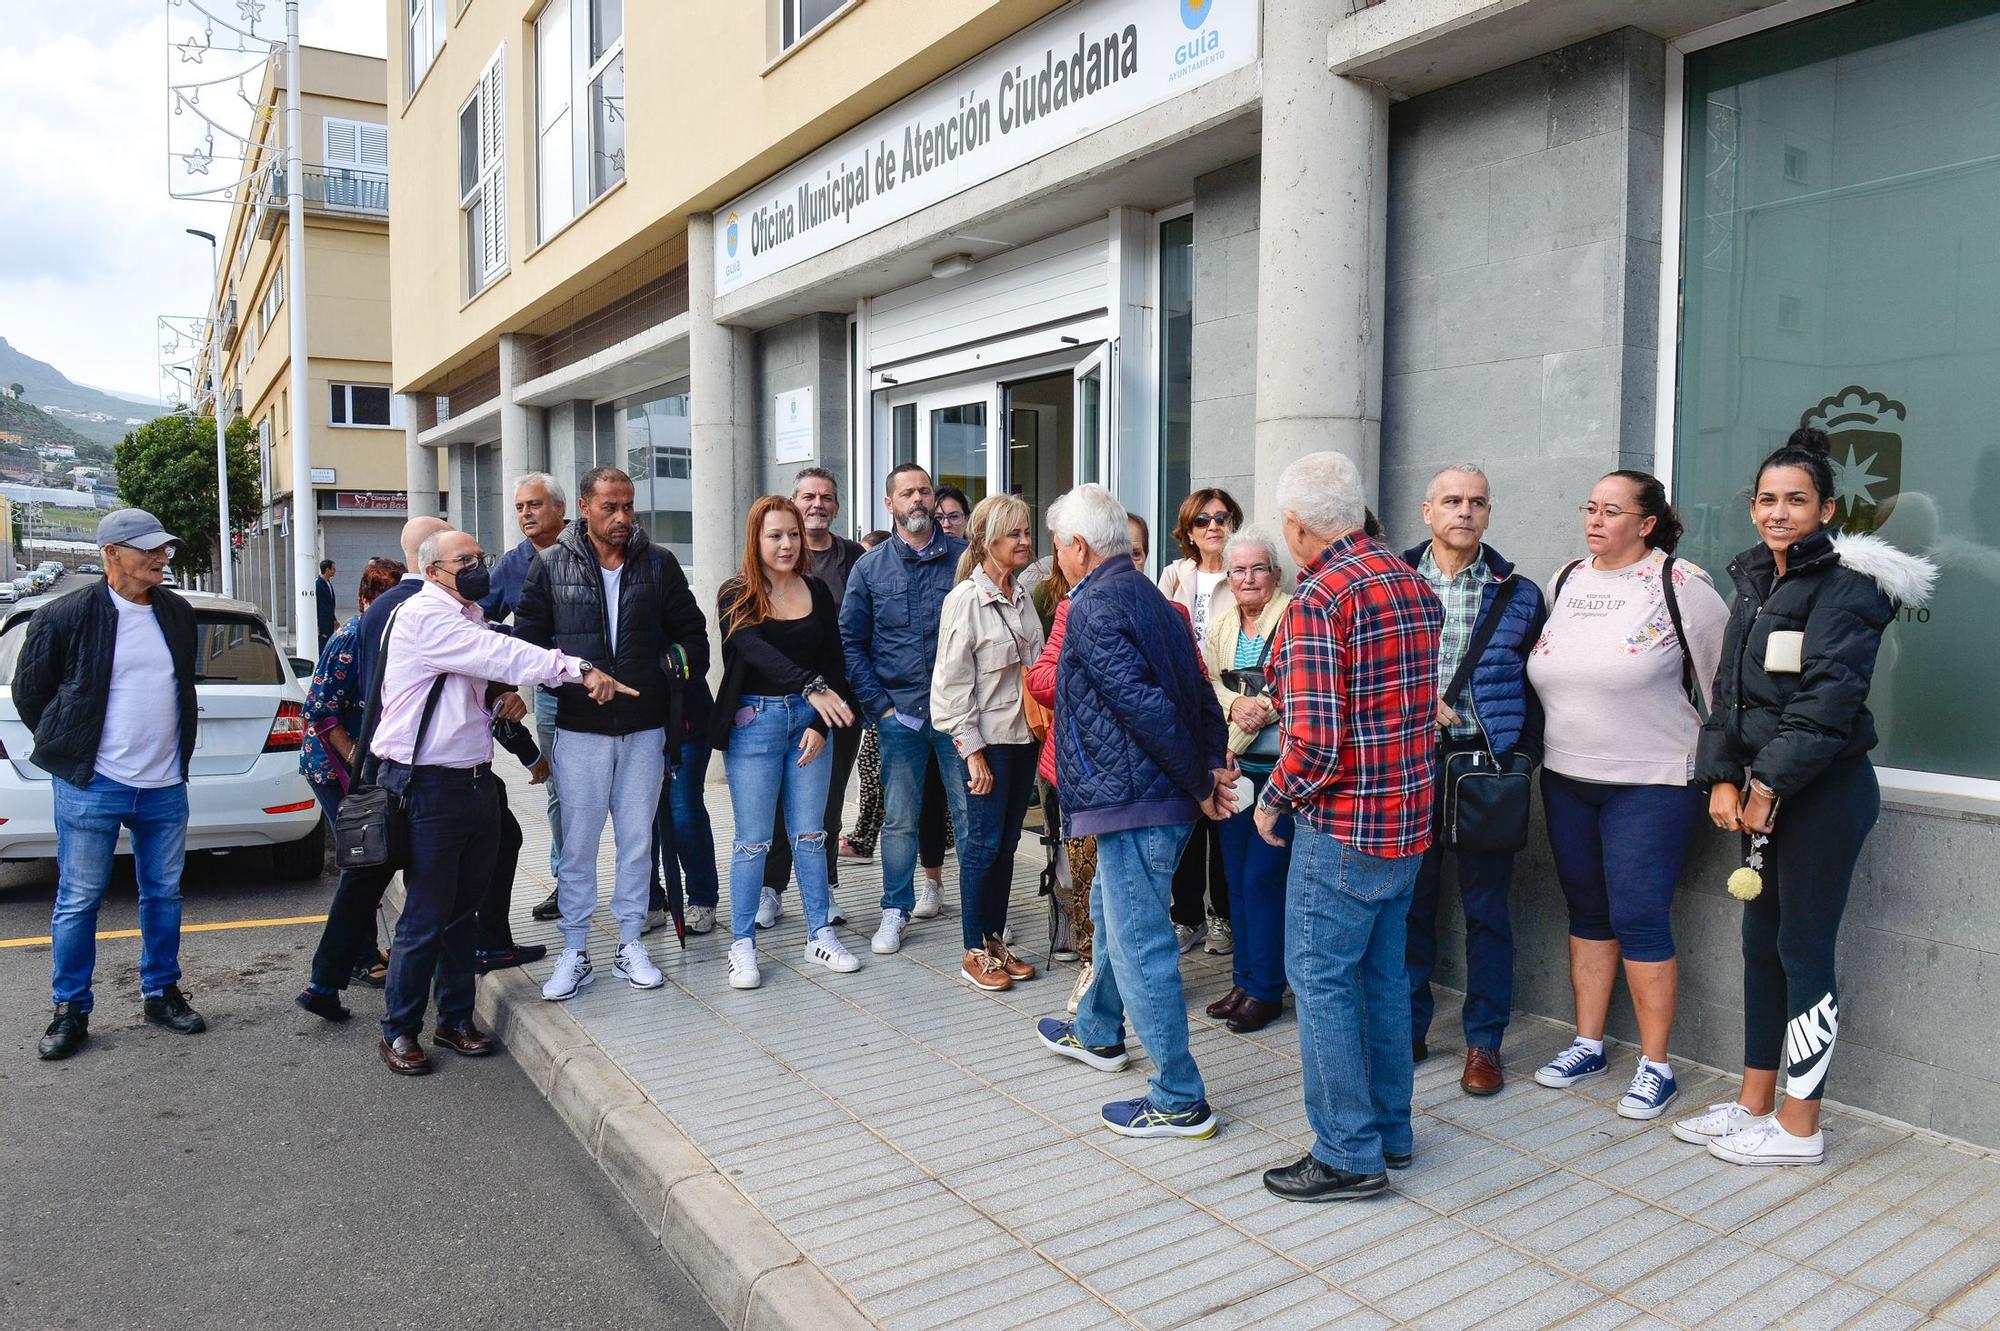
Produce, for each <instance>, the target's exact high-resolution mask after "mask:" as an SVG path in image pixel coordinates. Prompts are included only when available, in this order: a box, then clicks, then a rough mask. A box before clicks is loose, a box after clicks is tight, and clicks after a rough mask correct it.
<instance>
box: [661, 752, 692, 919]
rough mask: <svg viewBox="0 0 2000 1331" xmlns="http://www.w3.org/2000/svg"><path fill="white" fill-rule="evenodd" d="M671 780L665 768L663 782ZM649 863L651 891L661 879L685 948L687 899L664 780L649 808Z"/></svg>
mask: <svg viewBox="0 0 2000 1331" xmlns="http://www.w3.org/2000/svg"><path fill="white" fill-rule="evenodd" d="M673 779H674V771H673V769H672V768H671V767H669V768H668V769H667V782H672V781H673ZM653 865H654V867H655V869H656V871H657V872H656V873H655V874H654V877H653V885H654V890H655V891H659V890H660V887H659V885H660V883H661V882H663V881H664V882H665V883H666V888H665V891H664V895H665V897H666V899H667V912H668V913H669V914H671V915H672V916H673V917H674V937H676V938H678V939H680V942H681V948H682V950H686V948H687V945H688V929H687V898H686V895H685V894H684V893H683V892H682V890H681V866H680V857H679V855H678V853H677V851H676V848H675V846H674V814H673V804H672V802H671V800H670V798H669V796H668V794H667V784H666V783H665V782H663V783H662V784H661V786H660V803H659V807H658V808H657V809H655V810H654V811H653Z"/></svg>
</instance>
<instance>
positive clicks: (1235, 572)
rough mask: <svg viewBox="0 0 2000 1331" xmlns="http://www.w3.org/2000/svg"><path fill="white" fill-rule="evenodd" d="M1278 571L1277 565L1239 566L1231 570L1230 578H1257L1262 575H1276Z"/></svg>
mask: <svg viewBox="0 0 2000 1331" xmlns="http://www.w3.org/2000/svg"><path fill="white" fill-rule="evenodd" d="M1277 571H1278V569H1277V566H1276V565H1275V564H1238V565H1237V566H1236V567H1235V568H1232V569H1230V570H1229V576H1230V577H1232V578H1255V577H1258V576H1260V575H1262V574H1266V573H1276V572H1277Z"/></svg>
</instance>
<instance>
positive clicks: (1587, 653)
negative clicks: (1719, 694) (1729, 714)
mask: <svg viewBox="0 0 2000 1331" xmlns="http://www.w3.org/2000/svg"><path fill="white" fill-rule="evenodd" d="M1665 563H1666V556H1665V555H1664V554H1662V553H1661V552H1660V551H1658V550H1655V551H1652V552H1651V553H1650V554H1649V555H1647V557H1646V558H1644V559H1642V560H1640V561H1639V562H1638V563H1636V564H1633V565H1631V566H1630V567H1628V568H1621V569H1619V570H1617V571H1616V572H1612V573H1603V572H1599V571H1598V570H1597V569H1595V568H1593V567H1591V564H1590V562H1589V561H1585V562H1584V563H1582V564H1580V565H1578V566H1577V568H1576V571H1575V572H1573V573H1571V574H1570V575H1569V579H1568V581H1566V582H1565V583H1564V584H1563V589H1562V599H1561V600H1560V601H1556V600H1555V599H1554V587H1555V583H1554V581H1553V580H1551V581H1550V584H1549V587H1550V599H1551V604H1550V607H1549V618H1548V623H1547V625H1546V626H1545V627H1544V628H1543V629H1542V636H1541V637H1540V638H1539V639H1538V640H1537V641H1536V642H1535V648H1534V651H1532V652H1531V653H1530V654H1529V656H1528V682H1529V683H1530V684H1532V685H1533V686H1534V689H1535V696H1536V697H1537V698H1538V699H1539V700H1540V701H1541V704H1542V711H1543V713H1544V717H1545V720H1544V727H1543V743H1544V746H1545V748H1546V750H1547V755H1546V757H1545V758H1544V762H1545V763H1546V764H1547V766H1548V769H1549V770H1550V771H1551V772H1556V773H1558V774H1560V775H1562V776H1567V777H1574V778H1576V779H1577V780H1579V781H1599V782H1604V783H1607V784H1611V785H1622V786H1685V785H1686V784H1687V783H1688V778H1689V774H1690V773H1691V772H1692V770H1693V766H1694V750H1695V738H1696V734H1697V732H1698V731H1699V729H1700V721H1699V719H1698V718H1697V717H1696V715H1695V710H1694V708H1693V706H1691V705H1690V704H1689V702H1688V700H1687V696H1686V695H1685V694H1684V693H1682V692H1681V649H1680V643H1679V642H1678V641H1677V640H1676V638H1675V636H1674V627H1673V621H1672V619H1671V618H1669V616H1668V614H1667V602H1666V597H1665V596H1664V595H1663V593H1662V591H1661V587H1660V569H1661V567H1662V566H1663V565H1664V564H1665ZM1674 592H1675V599H1676V601H1677V602H1678V603H1679V605H1680V611H1681V622H1682V623H1683V624H1684V625H1686V627H1687V635H1688V646H1689V648H1690V650H1691V651H1692V652H1693V654H1694V664H1695V675H1696V678H1697V679H1698V680H1699V682H1700V684H1701V691H1702V697H1703V699H1704V700H1707V699H1711V698H1713V697H1714V694H1715V669H1716V664H1717V663H1718V662H1719V661H1720V660H1721V659H1722V635H1723V630H1724V629H1725V628H1727V627H1728V624H1729V606H1728V605H1727V603H1725V602H1724V601H1723V599H1722V598H1721V597H1720V596H1719V595H1717V594H1716V591H1715V584H1714V583H1713V582H1711V581H1710V580H1709V576H1708V574H1707V573H1705V572H1703V571H1702V570H1701V569H1700V568H1699V567H1697V566H1696V565H1693V564H1690V563H1688V562H1687V561H1686V560H1685V559H1677V560H1675V561H1674Z"/></svg>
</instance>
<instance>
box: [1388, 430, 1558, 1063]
mask: <svg viewBox="0 0 2000 1331" xmlns="http://www.w3.org/2000/svg"><path fill="white" fill-rule="evenodd" d="M1423 511H1424V521H1425V523H1427V524H1428V525H1429V526H1430V529H1431V539H1430V540H1429V541H1427V542H1426V543H1424V544H1423V545H1420V546H1417V547H1416V548H1415V549H1413V550H1410V551H1408V552H1406V553H1405V554H1404V556H1403V557H1404V558H1405V559H1407V560H1409V562H1410V564H1411V566H1412V567H1414V568H1415V569H1416V570H1417V572H1419V573H1421V574H1422V575H1423V577H1424V580H1425V581H1426V582H1428V583H1429V584H1430V586H1431V590H1432V591H1433V592H1435V593H1437V598H1438V600H1440V601H1442V602H1443V603H1444V612H1445V621H1444V631H1443V634H1442V635H1441V638H1440V641H1439V643H1438V737H1439V744H1438V762H1439V764H1440V768H1439V776H1440V780H1439V781H1438V795H1437V798H1438V808H1439V812H1440V816H1442V811H1443V807H1444V797H1445V789H1444V781H1443V780H1442V776H1443V768H1442V764H1443V762H1444V758H1445V755H1446V754H1447V753H1450V752H1451V751H1453V750H1455V749H1462V748H1491V750H1492V752H1493V755H1494V756H1495V757H1496V758H1499V759H1500V760H1501V761H1503V762H1506V761H1509V760H1510V758H1512V759H1513V760H1514V761H1516V762H1517V763H1518V764H1520V765H1523V766H1527V765H1532V764H1533V763H1534V762H1537V761H1539V760H1540V758H1541V747H1542V720H1541V709H1540V708H1539V707H1537V706H1536V704H1535V698H1534V694H1533V693H1532V692H1531V691H1530V689H1529V687H1528V673H1527V672H1528V652H1529V651H1530V650H1531V649H1532V648H1533V647H1534V645H1535V639H1536V638H1537V637H1538V636H1540V634H1541V631H1542V621H1543V620H1544V619H1546V618H1547V617H1548V612H1547V609H1546V608H1545V606H1544V605H1543V601H1542V592H1541V588H1539V587H1537V586H1536V585H1535V584H1534V583H1533V582H1532V581H1530V580H1529V579H1527V578H1517V577H1515V576H1514V566H1513V565H1512V564H1510V563H1508V562H1507V561H1506V560H1505V559H1502V558H1501V557H1500V552H1499V551H1497V550H1495V549H1493V548H1492V547H1491V546H1489V545H1486V544H1484V542H1483V538H1484V537H1485V535H1486V526H1487V523H1488V522H1489V521H1490V520H1491V518H1492V515H1493V505H1492V494H1491V491H1490V489H1489V487H1488V485H1487V481H1486V476H1485V473H1483V472H1481V471H1480V470H1479V468H1478V467H1477V466H1475V465H1474V464H1472V463H1470V462H1459V463H1454V464H1452V465H1451V466H1449V467H1446V468H1444V469H1443V470H1442V471H1440V472H1438V473H1437V474H1436V475H1435V476H1433V477H1431V483H1430V488H1429V490H1428V491H1427V492H1426V497H1425V499H1424V510H1423ZM1510 583H1511V586H1510ZM1502 589H1507V596H1506V601H1505V603H1504V604H1502V602H1501V596H1500V594H1501V591H1502ZM1496 607H1498V613H1499V615H1500V618H1499V620H1498V621H1497V622H1495V623H1494V625H1493V632H1492V635H1491V636H1490V637H1489V638H1488V640H1487V643H1486V646H1485V649H1484V650H1483V651H1481V652H1480V654H1479V659H1478V660H1477V661H1475V662H1473V664H1472V670H1471V674H1470V676H1469V678H1468V679H1467V682H1466V685H1465V687H1464V688H1463V689H1461V690H1460V691H1459V693H1458V695H1457V696H1456V697H1451V698H1447V697H1446V696H1445V691H1446V690H1447V689H1448V688H1449V687H1450V686H1451V683H1452V680H1453V678H1454V676H1456V675H1457V673H1458V670H1459V665H1460V663H1461V662H1462V661H1463V660H1464V659H1465V654H1466V652H1467V651H1468V650H1469V649H1470V647H1471V645H1472V642H1473V640H1474V639H1475V638H1476V637H1477V636H1478V635H1479V632H1480V630H1481V629H1482V628H1484V627H1485V625H1486V624H1487V622H1488V621H1489V620H1491V619H1492V617H1493V615H1494V613H1495V608H1496ZM1444 852H1445V838H1444V835H1443V828H1442V827H1440V828H1439V835H1438V836H1437V838H1436V839H1435V840H1433V841H1432V842H1431V848H1430V849H1429V850H1428V851H1426V852H1425V854H1424V859H1423V864H1422V866H1421V867H1420V868H1419V869H1418V870H1417V885H1416V891H1415V893H1414V894H1413V895H1412V896H1411V898H1410V913H1409V921H1408V926H1409V927H1408V931H1407V933H1406V935H1405V943H1404V960H1405V965H1406V968H1407V969H1408V971H1409V978H1410V1040H1411V1053H1412V1055H1413V1056H1414V1057H1415V1058H1416V1059H1417V1060H1418V1061H1420V1062H1421V1061H1422V1059H1423V1058H1424V1056H1425V1055H1427V1054H1428V1053H1429V1052H1430V1051H1429V1049H1428V1048H1427V1047H1426V1045H1425V1036H1426V1035H1427V1034H1428V1033H1429V1031H1430V1025H1431V1010H1432V1001H1431V974H1432V972H1433V971H1435V970H1436V969H1437V954H1438V942H1437V914H1438V887H1439V882H1440V880H1441V879H1442V878H1443V876H1444ZM1455 854H1456V856H1457V860H1458V894H1459V901H1460V903H1461V905H1462V906H1463V907H1464V910H1465V1007H1464V1010H1463V1014H1462V1015H1463V1020H1464V1027H1465V1044H1466V1050H1465V1070H1464V1072H1463V1073H1461V1074H1460V1077H1459V1082H1458V1084H1459V1089H1461V1090H1463V1091H1464V1092H1465V1093H1466V1094H1467V1095H1492V1094H1493V1093H1494V1092H1496V1091H1498V1090H1499V1089H1500V1087H1501V1085H1502V1083H1503V1082H1504V1080H1505V1077H1504V1075H1503V1073H1502V1071H1501V1065H1500V1039H1501V1036H1502V1035H1503V1034H1504V1033H1505V1032H1506V1030H1507V1018H1508V1016H1509V1014H1510V1012H1511V1010H1512V1007H1513V1002H1514V929H1513V922H1512V920H1511V919H1510V918H1509V915H1508V909H1507V894H1508V892H1509V891H1510V890H1511V889H1512V887H1513V882H1514V856H1513V855H1512V854H1500V853H1492V854H1489V853H1483V852H1479V851H1470V850H1459V851H1456V852H1455Z"/></svg>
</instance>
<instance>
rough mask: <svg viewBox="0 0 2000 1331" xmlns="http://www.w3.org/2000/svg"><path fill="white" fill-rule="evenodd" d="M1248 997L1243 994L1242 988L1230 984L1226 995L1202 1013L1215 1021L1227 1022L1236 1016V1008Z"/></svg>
mask: <svg viewBox="0 0 2000 1331" xmlns="http://www.w3.org/2000/svg"><path fill="white" fill-rule="evenodd" d="M1248 997H1250V995H1248V994H1246V993H1244V992H1243V989H1242V986H1240V985H1234V984H1232V985H1230V986H1229V992H1228V993H1226V994H1224V995H1223V996H1222V997H1220V998H1218V999H1216V1000H1215V1001H1214V1002H1213V1003H1210V1004H1209V1005H1208V1006H1207V1007H1205V1008H1203V1009H1202V1011H1204V1012H1206V1013H1207V1014H1208V1015H1209V1016H1211V1017H1214V1018H1215V1019H1216V1020H1217V1021H1228V1020H1229V1019H1230V1018H1231V1017H1233V1016H1235V1015H1236V1008H1237V1006H1238V1005H1239V1004H1240V1003H1242V1001H1243V1000H1244V999H1246V998H1248Z"/></svg>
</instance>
